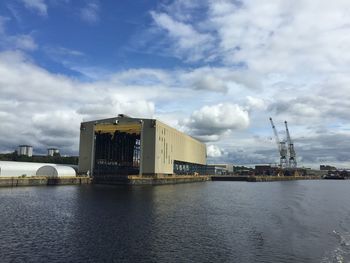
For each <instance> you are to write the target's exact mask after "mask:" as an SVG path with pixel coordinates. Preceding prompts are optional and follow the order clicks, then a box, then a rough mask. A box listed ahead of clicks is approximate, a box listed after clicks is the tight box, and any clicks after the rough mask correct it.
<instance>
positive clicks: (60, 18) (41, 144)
mask: <svg viewBox="0 0 350 263" xmlns="http://www.w3.org/2000/svg"><path fill="white" fill-rule="evenodd" d="M348 10H350V3H349V2H348V1H345V0H336V1H332V2H329V1H325V0H321V1H317V2H316V1H314V0H294V1H292V0H271V1H264V2H263V3H260V2H259V3H257V2H256V1H253V0H245V1H235V0H204V1H203V0H202V1H200V0H193V1H185V0H167V1H151V0H149V1H147V0H144V1H107V0H106V1H101V0H100V1H98V0H94V1H92V0H84V1H73V0H4V1H1V3H0V120H1V122H2V127H3V128H2V129H1V131H0V151H3V152H7V151H13V150H14V149H15V148H16V145H18V144H22V143H25V144H32V145H33V146H34V151H35V152H36V153H44V152H45V149H46V148H48V147H58V148H60V149H61V152H62V153H65V154H77V153H78V145H79V124H80V122H81V121H83V120H89V119H94V118H104V117H110V116H115V115H117V114H119V113H126V114H129V115H132V116H135V117H147V118H159V119H161V120H162V121H164V122H166V123H168V124H170V125H172V126H174V127H176V128H178V129H179V130H182V131H184V132H186V133H189V134H191V135H192V136H194V137H196V138H199V139H200V140H202V141H204V142H206V144H207V149H208V156H209V161H210V162H230V163H234V164H254V163H276V162H278V154H277V150H276V146H275V144H274V140H271V137H272V135H273V133H272V130H271V127H270V123H269V120H268V118H269V117H270V116H272V117H273V118H274V120H275V123H276V126H277V127H278V128H279V130H280V135H281V137H284V136H285V134H284V130H283V128H284V126H283V122H284V120H288V123H289V125H290V131H291V134H292V137H293V139H294V140H295V149H296V151H297V155H298V162H299V164H300V165H304V166H313V167H317V166H318V165H319V164H334V165H337V166H340V167H348V166H350V164H349V157H348V156H349V149H350V140H349V138H350V132H349V128H350V126H349V124H348V123H349V115H348V113H347V112H348V109H349V106H350V104H349V101H350V95H348V94H350V92H349V85H350V77H349V76H350V75H349V65H350V64H349V63H350V56H349V55H348V52H347V49H348V47H349V45H350V37H349V36H350V32H349V31H350V28H349V24H350V17H349V16H348ZM53 120H55V121H53Z"/></svg>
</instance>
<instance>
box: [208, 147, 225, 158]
mask: <svg viewBox="0 0 350 263" xmlns="http://www.w3.org/2000/svg"><path fill="white" fill-rule="evenodd" d="M222 154H223V152H222V150H221V149H220V148H219V147H218V146H216V145H208V146H207V155H208V157H214V158H218V157H221V156H222Z"/></svg>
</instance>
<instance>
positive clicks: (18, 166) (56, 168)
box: [0, 161, 76, 177]
mask: <svg viewBox="0 0 350 263" xmlns="http://www.w3.org/2000/svg"><path fill="white" fill-rule="evenodd" d="M72 166H73V167H75V166H74V165H72ZM42 167H46V168H45V169H42V170H40V172H39V174H38V170H39V169H40V168H42ZM47 167H51V168H47ZM44 172H45V173H48V174H45V175H43V173H44ZM37 175H43V176H56V177H61V176H66V177H67V176H76V172H75V170H74V168H72V167H71V166H70V165H64V164H53V163H31V162H14V161H0V177H20V176H26V177H30V176H37Z"/></svg>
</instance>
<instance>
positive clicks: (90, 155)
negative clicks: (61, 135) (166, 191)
mask: <svg viewBox="0 0 350 263" xmlns="http://www.w3.org/2000/svg"><path fill="white" fill-rule="evenodd" d="M206 157H207V156H206V145H205V144H204V143H202V142H200V141H198V140H196V139H194V138H192V137H190V136H188V135H186V134H184V133H182V132H180V131H178V130H176V129H174V128H172V127H170V126H168V125H166V124H164V123H162V122H161V121H159V120H155V119H139V118H131V117H128V116H126V115H122V114H121V115H118V117H115V118H110V119H102V120H96V121H89V122H83V123H81V127H80V147H79V172H80V173H87V174H90V175H92V176H94V177H98V176H121V175H140V176H141V175H142V176H153V175H163V176H166V175H184V174H189V175H193V174H195V173H198V174H205V169H206Z"/></svg>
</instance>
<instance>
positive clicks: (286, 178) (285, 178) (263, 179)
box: [211, 175, 322, 182]
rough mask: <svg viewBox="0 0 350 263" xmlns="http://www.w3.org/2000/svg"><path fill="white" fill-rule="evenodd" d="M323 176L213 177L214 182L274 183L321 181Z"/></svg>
mask: <svg viewBox="0 0 350 263" xmlns="http://www.w3.org/2000/svg"><path fill="white" fill-rule="evenodd" d="M320 179H322V177H321V176H315V175H308V176H211V180H212V181H243V182H273V181H293V180H320Z"/></svg>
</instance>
